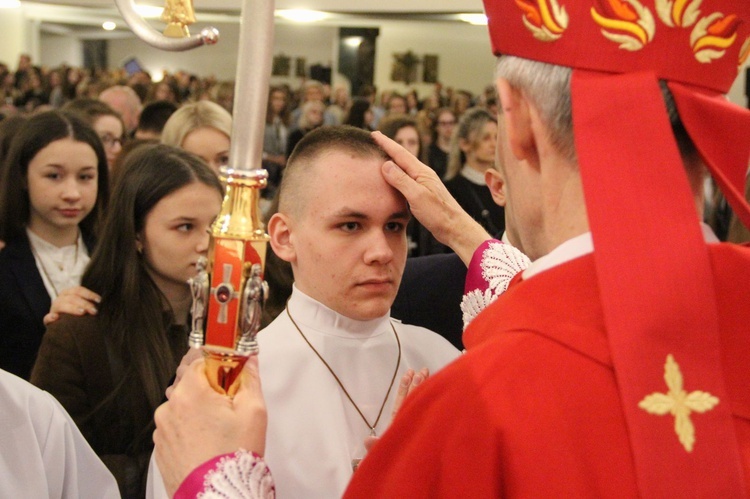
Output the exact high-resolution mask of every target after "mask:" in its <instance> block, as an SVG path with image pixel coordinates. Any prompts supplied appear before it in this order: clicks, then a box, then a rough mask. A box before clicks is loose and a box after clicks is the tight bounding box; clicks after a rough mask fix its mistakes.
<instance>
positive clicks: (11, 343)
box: [0, 111, 108, 379]
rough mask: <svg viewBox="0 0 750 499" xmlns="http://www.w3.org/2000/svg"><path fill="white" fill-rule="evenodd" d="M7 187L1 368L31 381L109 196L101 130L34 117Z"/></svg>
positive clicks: (1, 193)
mask: <svg viewBox="0 0 750 499" xmlns="http://www.w3.org/2000/svg"><path fill="white" fill-rule="evenodd" d="M5 161H6V162H5V168H4V171H3V178H2V183H0V240H2V241H5V243H6V246H5V249H3V250H2V252H0V331H2V334H0V368H2V369H5V370H7V371H10V372H12V373H14V374H16V375H18V376H20V377H22V378H24V379H28V377H29V373H30V372H31V367H32V366H33V365H34V359H35V358H36V353H37V350H38V349H39V345H40V343H41V341H42V336H43V335H44V325H43V323H42V318H43V317H44V315H45V314H46V313H47V312H48V311H49V309H50V304H51V301H52V300H53V299H55V298H56V297H57V295H58V294H59V293H60V292H62V291H63V290H65V289H67V288H70V287H72V286H77V285H78V284H79V282H80V279H81V275H82V274H83V271H84V269H85V267H86V264H87V263H88V262H89V254H90V252H91V251H92V250H93V242H94V239H95V237H96V227H97V221H98V220H99V218H100V215H101V214H102V212H103V210H104V206H105V205H106V202H107V195H108V187H107V185H108V180H107V158H106V156H105V153H104V149H103V148H102V144H101V141H100V140H99V137H98V136H97V134H96V132H94V130H93V129H92V128H91V127H90V126H88V125H87V124H85V123H84V122H83V121H81V120H80V119H78V118H76V117H75V116H73V115H70V114H67V113H64V112H60V111H49V112H46V113H41V114H38V115H36V116H33V117H31V118H29V119H28V120H27V121H26V123H24V124H23V125H22V127H21V129H20V130H19V131H18V133H17V135H16V136H15V137H14V138H13V141H12V143H11V146H10V149H9V151H8V156H7V157H6V158H5Z"/></svg>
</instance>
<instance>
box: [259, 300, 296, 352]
mask: <svg viewBox="0 0 750 499" xmlns="http://www.w3.org/2000/svg"><path fill="white" fill-rule="evenodd" d="M292 331H294V326H293V325H292V323H291V322H290V321H289V318H288V316H287V315H286V313H285V312H283V311H282V313H280V314H279V315H278V316H277V317H276V318H275V319H274V320H273V321H271V323H270V324H269V325H267V326H266V327H264V328H263V329H261V330H260V331H259V332H258V336H257V340H258V346H259V348H260V351H261V352H262V353H263V357H267V356H268V354H269V353H272V352H276V351H279V350H280V351H285V350H288V349H289V347H290V345H291V344H290V342H289V337H290V336H291V333H292Z"/></svg>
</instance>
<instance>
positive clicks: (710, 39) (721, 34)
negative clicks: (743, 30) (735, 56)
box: [690, 12, 742, 63]
mask: <svg viewBox="0 0 750 499" xmlns="http://www.w3.org/2000/svg"><path fill="white" fill-rule="evenodd" d="M741 23H742V21H741V20H740V19H739V18H738V17H737V16H736V15H735V14H729V15H728V16H725V15H724V14H722V13H721V12H714V13H713V14H711V15H710V16H706V17H704V18H703V19H701V20H700V21H698V23H697V24H696V25H695V27H694V28H693V32H692V33H690V46H691V47H693V53H694V54H695V58H696V59H697V60H698V62H702V63H709V62H711V61H712V60H714V59H719V58H720V57H724V54H725V53H726V49H727V48H729V47H731V46H732V44H733V43H734V42H735V40H736V39H737V28H739V26H740V24H741Z"/></svg>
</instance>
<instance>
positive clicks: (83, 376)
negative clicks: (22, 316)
mask: <svg viewBox="0 0 750 499" xmlns="http://www.w3.org/2000/svg"><path fill="white" fill-rule="evenodd" d="M114 189H115V190H114V192H113V195H112V202H111V205H110V209H109V211H108V214H107V218H106V220H105V224H104V227H103V230H102V235H101V243H100V244H99V246H98V247H97V250H96V251H95V253H94V255H93V257H92V259H91V263H90V265H89V267H88V268H87V270H86V273H85V274H84V276H83V279H82V281H81V284H82V286H84V287H86V288H88V289H90V290H92V291H94V292H96V293H98V294H99V295H100V296H101V304H100V305H99V307H98V313H97V314H96V315H84V316H82V317H75V316H71V315H64V314H62V316H61V317H60V319H59V320H57V321H56V322H54V323H52V324H51V325H50V326H49V328H48V330H47V334H46V335H45V339H44V342H43V344H42V346H41V348H40V351H39V357H38V359H37V362H36V365H35V366H34V371H33V373H32V377H31V381H32V383H34V384H35V385H37V386H39V387H40V388H42V389H44V390H46V391H48V392H50V393H51V394H52V395H54V396H55V397H56V398H57V399H58V400H59V401H60V403H62V405H63V406H64V407H65V409H66V410H67V411H68V412H69V413H70V415H71V416H72V417H73V419H74V420H75V422H76V424H77V425H78V427H79V428H80V429H81V432H82V433H83V435H84V436H85V437H86V438H87V439H88V441H89V443H90V444H91V446H92V447H93V449H94V451H95V452H96V453H97V454H98V455H99V456H100V457H101V458H102V460H103V461H104V463H105V464H106V465H107V466H108V467H109V469H110V470H111V471H112V472H113V474H114V475H115V478H116V479H117V481H118V484H119V486H120V490H121V493H122V496H123V497H126V498H127V497H142V496H143V494H144V490H145V475H146V473H145V472H146V468H147V464H148V458H149V455H150V453H151V449H152V447H153V443H152V441H151V433H152V431H153V423H152V421H153V420H152V416H153V411H154V410H155V409H156V407H157V406H158V405H159V404H160V403H161V401H162V399H163V394H164V390H165V389H166V387H167V384H168V382H169V379H170V378H171V376H172V375H173V373H174V371H175V369H176V367H177V365H178V363H179V361H180V359H181V358H182V356H183V355H184V354H185V352H186V351H187V349H188V345H187V335H188V330H189V328H188V324H189V320H188V316H189V311H190V305H191V293H190V287H189V285H188V284H187V280H188V279H189V278H190V277H192V276H193V275H195V271H196V262H197V261H198V258H199V257H201V256H204V255H205V254H206V251H207V250H208V228H209V226H210V224H211V222H212V221H213V219H214V217H215V216H216V215H217V214H218V213H219V209H220V207H221V199H222V187H221V184H220V183H219V180H218V178H217V176H216V175H215V174H214V172H213V171H211V169H210V168H209V167H208V166H207V165H206V164H205V163H204V162H203V161H201V160H200V159H199V158H197V157H196V156H194V155H192V154H189V153H187V152H185V151H182V150H179V149H176V148H174V147H171V146H166V145H145V146H141V147H139V148H138V149H136V150H135V151H133V152H132V153H131V155H129V156H128V158H127V160H126V162H125V164H124V165H123V171H122V173H121V176H120V177H119V178H118V181H117V182H116V185H115V188H114Z"/></svg>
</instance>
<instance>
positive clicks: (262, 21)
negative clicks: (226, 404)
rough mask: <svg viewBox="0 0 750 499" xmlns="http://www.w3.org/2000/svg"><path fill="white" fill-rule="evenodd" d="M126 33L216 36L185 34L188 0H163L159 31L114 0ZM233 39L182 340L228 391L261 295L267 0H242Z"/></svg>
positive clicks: (270, 18)
mask: <svg viewBox="0 0 750 499" xmlns="http://www.w3.org/2000/svg"><path fill="white" fill-rule="evenodd" d="M114 1H115V3H116V4H117V7H118V9H119V10H120V13H121V14H122V17H123V19H124V20H125V22H127V24H128V26H130V28H131V29H132V30H133V32H134V33H135V34H136V35H137V36H138V37H139V38H140V39H141V40H143V41H145V42H146V43H148V44H149V45H151V46H153V47H157V48H160V49H163V50H171V51H181V50H187V49H190V48H194V47H197V46H200V45H203V44H213V43H216V42H217V41H218V37H219V33H218V31H217V30H216V29H214V28H205V29H203V30H202V31H201V33H200V35H193V36H189V37H187V38H171V37H169V36H165V34H170V33H173V34H179V36H188V35H189V33H188V31H187V25H188V24H190V23H192V22H194V21H195V17H194V13H193V8H192V5H193V3H192V0H167V6H166V8H165V10H164V17H163V20H164V21H165V22H167V23H168V24H174V26H172V27H171V28H170V26H168V27H167V31H169V32H170V33H167V32H166V31H165V34H162V33H159V32H158V31H156V30H155V29H153V28H152V27H151V26H150V25H149V24H148V23H147V22H146V21H144V20H143V19H142V18H141V17H140V16H139V15H138V14H137V13H136V11H135V4H134V3H133V0H114ZM240 26H241V30H240V44H239V49H238V52H239V53H238V62H237V73H236V78H235V81H236V86H235V93H234V110H235V115H234V123H233V127H232V140H231V146H230V151H229V164H230V165H231V168H229V169H226V170H224V171H223V172H222V174H221V175H222V181H223V182H224V184H225V186H226V195H225V197H224V202H223V203H222V207H221V213H220V214H219V217H218V218H217V220H216V222H215V223H214V225H213V226H212V228H211V242H210V243H209V249H208V258H207V259H206V261H205V262H203V263H202V268H201V269H200V271H199V272H198V274H197V275H196V276H195V278H193V279H191V280H190V285H191V288H192V291H193V331H192V332H191V334H190V340H189V342H190V345H191V346H193V347H201V348H202V349H203V350H204V352H206V370H207V374H208V377H209V380H210V382H211V384H212V385H213V386H214V388H215V389H216V390H218V391H220V392H221V393H226V394H229V395H230V396H231V395H232V394H233V393H234V391H235V390H236V386H234V385H233V383H234V381H235V380H236V378H237V376H238V375H239V373H240V371H241V369H242V366H243V365H244V363H245V362H246V361H247V358H248V356H249V355H252V354H254V353H256V352H257V344H256V343H255V334H256V333H257V332H258V328H259V326H260V317H261V314H262V307H263V302H264V301H265V297H266V296H267V295H268V292H267V288H266V284H265V282H264V281H263V265H264V262H265V255H266V243H267V241H268V236H267V235H266V234H265V232H264V229H263V225H262V223H261V222H260V209H259V204H258V201H259V199H260V190H261V189H262V188H263V187H265V185H266V182H267V180H266V179H267V173H266V171H265V170H258V169H253V168H254V167H255V166H258V165H261V164H262V163H261V160H262V154H263V130H264V126H263V124H264V123H265V115H266V103H267V99H268V85H269V82H270V77H271V53H272V44H273V30H274V1H273V0H244V2H243V7H242V14H241V19H240Z"/></svg>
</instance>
